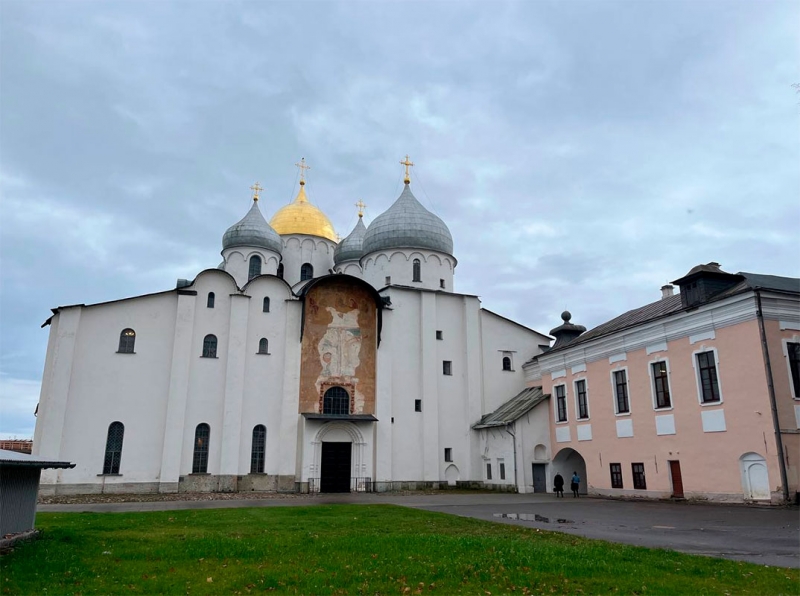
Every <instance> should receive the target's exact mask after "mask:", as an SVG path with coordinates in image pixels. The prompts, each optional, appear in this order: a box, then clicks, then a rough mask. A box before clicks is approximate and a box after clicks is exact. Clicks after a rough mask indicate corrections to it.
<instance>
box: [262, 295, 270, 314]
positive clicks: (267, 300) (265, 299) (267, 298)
mask: <svg viewBox="0 0 800 596" xmlns="http://www.w3.org/2000/svg"><path fill="white" fill-rule="evenodd" d="M261 310H262V311H263V312H269V296H264V307H263V308H262V309H261Z"/></svg>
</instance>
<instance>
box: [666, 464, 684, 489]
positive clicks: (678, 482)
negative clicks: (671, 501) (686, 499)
mask: <svg viewBox="0 0 800 596" xmlns="http://www.w3.org/2000/svg"><path fill="white" fill-rule="evenodd" d="M669 472H670V475H671V476H672V496H673V497H675V498H677V499H682V498H683V478H682V477H681V462H679V461H677V460H671V461H670V462H669Z"/></svg>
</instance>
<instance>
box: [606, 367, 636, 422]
mask: <svg viewBox="0 0 800 596" xmlns="http://www.w3.org/2000/svg"><path fill="white" fill-rule="evenodd" d="M620 371H624V372H625V385H626V386H627V388H628V411H627V412H619V411H618V410H617V380H616V379H615V378H614V373H616V372H620ZM608 377H609V379H610V380H611V401H612V402H613V405H614V415H615V416H630V415H631V411H632V409H633V408H632V407H631V405H632V400H631V375H630V373H629V372H628V367H627V366H618V367H616V368H614V369H612V370H611V371H610V372H609V373H608Z"/></svg>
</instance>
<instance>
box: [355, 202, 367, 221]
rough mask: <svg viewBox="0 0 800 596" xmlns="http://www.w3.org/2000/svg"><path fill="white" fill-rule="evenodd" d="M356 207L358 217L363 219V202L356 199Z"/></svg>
mask: <svg viewBox="0 0 800 596" xmlns="http://www.w3.org/2000/svg"><path fill="white" fill-rule="evenodd" d="M356 207H358V216H359V217H364V208H365V207H366V205H365V204H364V201H362V200H361V199H358V203H356Z"/></svg>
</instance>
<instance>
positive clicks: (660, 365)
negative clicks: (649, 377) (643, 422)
mask: <svg viewBox="0 0 800 596" xmlns="http://www.w3.org/2000/svg"><path fill="white" fill-rule="evenodd" d="M650 366H651V367H652V370H653V389H654V391H655V396H656V408H669V407H672V400H671V399H670V395H669V378H668V376H667V363H666V361H664V360H661V361H659V362H653V363H652V364H651V365H650Z"/></svg>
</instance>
